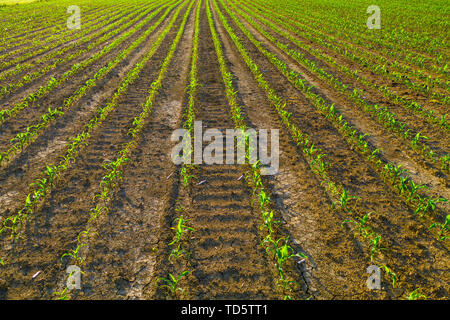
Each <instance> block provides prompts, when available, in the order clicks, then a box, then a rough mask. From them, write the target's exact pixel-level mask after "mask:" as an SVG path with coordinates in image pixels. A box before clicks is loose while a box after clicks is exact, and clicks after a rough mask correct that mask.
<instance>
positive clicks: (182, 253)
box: [156, 0, 202, 297]
mask: <svg viewBox="0 0 450 320" xmlns="http://www.w3.org/2000/svg"><path fill="white" fill-rule="evenodd" d="M201 2H202V1H201V0H199V1H198V3H197V9H196V14H195V23H194V37H193V42H192V53H191V68H190V72H189V85H188V87H187V94H188V101H187V106H186V109H185V113H184V115H183V117H184V118H185V121H184V123H183V128H184V129H186V130H187V131H188V132H189V133H192V131H193V124H194V118H195V102H196V97H197V88H198V86H199V83H198V76H197V75H198V65H197V62H198V42H199V32H200V8H201ZM191 136H192V135H191ZM184 156H185V157H186V158H187V157H190V156H191V154H185V155H184ZM193 169H194V167H193V165H190V164H187V163H186V161H185V162H184V163H183V165H182V166H181V168H180V178H181V179H182V185H183V187H184V188H185V189H186V190H188V189H189V188H190V181H191V178H193V175H192V174H190V173H191V172H192V171H193ZM184 210H185V208H183V206H182V205H179V206H178V208H177V209H176V211H177V212H179V213H180V216H179V217H178V218H176V219H175V220H174V222H175V227H172V229H173V230H175V236H174V238H173V240H172V241H171V242H170V243H169V244H168V246H169V247H172V248H173V249H172V250H171V251H170V255H169V257H168V261H169V264H170V265H171V266H172V269H173V270H174V271H172V272H173V273H172V272H170V270H169V272H168V275H167V276H166V277H159V278H158V279H157V280H156V286H157V287H162V288H166V289H168V291H169V292H170V294H171V295H172V297H177V294H178V292H181V293H183V292H184V289H183V288H181V287H180V284H179V282H180V280H181V279H183V278H184V277H186V276H187V275H189V274H190V273H191V271H190V270H185V269H188V268H187V265H186V262H184V263H183V261H182V262H181V263H180V258H181V257H184V258H185V259H188V258H189V257H190V253H189V251H188V249H187V248H186V246H185V245H184V244H185V241H183V240H187V239H183V238H186V236H187V235H188V234H189V233H192V232H195V229H194V228H192V227H190V226H188V225H187V222H188V221H189V220H188V219H185V218H184V217H183V214H182V213H183V211H184ZM177 271H179V273H177Z"/></svg>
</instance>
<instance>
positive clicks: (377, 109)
mask: <svg viewBox="0 0 450 320" xmlns="http://www.w3.org/2000/svg"><path fill="white" fill-rule="evenodd" d="M231 6H232V7H233V8H234V9H235V10H237V11H238V12H239V14H240V15H241V16H243V17H244V18H245V19H246V20H245V21H247V22H248V23H250V24H251V25H252V26H253V27H254V28H255V29H256V30H258V31H259V32H260V33H261V34H262V35H263V36H264V37H265V38H266V39H268V40H269V41H270V42H271V43H273V44H274V45H276V46H277V47H278V48H279V49H281V50H282V51H283V52H285V53H286V54H287V55H289V56H290V57H292V58H293V59H294V60H296V61H297V62H299V63H300V64H302V65H303V66H305V67H307V68H308V69H309V70H310V71H311V72H312V73H313V74H315V75H317V76H318V77H319V78H320V79H322V80H324V81H325V82H327V83H328V84H329V85H331V86H333V87H334V88H335V89H337V90H339V91H340V92H342V93H344V94H346V95H347V97H348V98H349V99H350V100H351V101H353V102H355V103H356V104H357V105H358V106H359V107H361V108H362V110H363V111H364V112H366V113H368V114H369V115H371V116H372V118H373V119H375V120H376V121H377V122H379V123H380V124H381V125H383V126H384V127H385V128H387V129H388V130H390V131H392V132H394V133H396V134H397V135H398V136H399V137H400V138H402V139H404V140H405V141H407V143H408V144H409V145H410V146H411V148H412V149H413V150H415V151H416V152H417V153H418V154H420V155H422V156H424V157H426V158H428V159H429V160H431V161H433V162H434V163H438V164H440V165H441V167H442V169H443V170H444V171H448V170H449V164H450V162H449V161H450V159H449V155H448V154H446V155H443V156H441V157H439V158H436V153H435V152H434V151H433V149H432V148H431V147H430V146H429V145H427V144H426V143H424V140H425V139H427V137H425V136H423V135H421V133H420V132H415V131H414V130H412V129H410V128H408V127H407V124H406V123H404V122H402V121H400V120H398V116H397V115H396V114H395V113H393V112H390V111H389V110H388V108H387V107H386V106H382V105H377V104H370V103H367V101H366V99H365V93H364V91H363V90H359V89H356V88H352V87H351V86H350V85H349V84H345V83H343V82H342V81H340V80H339V79H338V78H336V77H334V76H333V75H332V74H330V73H327V72H326V71H324V70H323V69H322V68H320V67H319V66H317V65H316V64H315V63H314V62H312V61H311V60H309V59H307V58H305V56H304V55H303V54H301V53H299V52H298V51H296V50H294V49H290V48H289V46H288V45H286V44H284V43H282V42H280V41H279V40H278V39H277V38H275V37H274V36H272V35H271V34H270V33H268V32H267V31H265V30H264V29H263V28H262V27H261V26H260V25H259V24H257V23H256V22H255V21H254V20H252V18H251V17H250V16H249V15H247V14H246V13H245V12H243V11H241V10H239V8H237V7H236V6H234V5H232V4H231ZM264 24H266V25H267V26H269V27H270V28H272V29H274V30H276V31H277V32H278V33H279V34H281V35H283V36H284V37H286V38H287V39H289V40H291V41H292V42H294V43H297V42H298V41H296V39H293V37H291V36H290V35H289V34H287V33H285V32H283V31H282V30H280V29H279V28H277V27H276V26H275V25H273V24H271V23H267V21H266V23H264Z"/></svg>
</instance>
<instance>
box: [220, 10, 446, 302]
mask: <svg viewBox="0 0 450 320" xmlns="http://www.w3.org/2000/svg"><path fill="white" fill-rule="evenodd" d="M225 15H226V16H227V17H228V15H227V14H226V13H225ZM228 21H229V23H230V26H232V28H233V29H234V31H235V33H236V35H237V36H238V37H239V39H241V41H242V42H243V43H244V44H245V47H246V48H247V51H248V52H249V54H250V56H251V58H252V59H253V61H255V63H257V64H258V65H259V66H260V68H261V70H262V72H263V73H264V75H265V78H266V80H267V81H268V82H269V84H270V85H271V86H272V88H273V89H274V90H275V92H276V94H277V95H279V96H281V97H285V98H286V97H290V98H295V102H292V101H288V103H287V105H286V110H287V111H289V112H291V113H292V117H291V120H292V121H293V122H294V123H295V124H296V125H297V127H299V128H300V129H301V130H302V131H304V132H307V133H312V134H314V136H311V137H310V138H311V139H310V140H311V141H312V142H314V145H315V147H316V148H320V149H322V152H323V153H325V154H327V161H328V162H330V163H331V164H332V167H331V169H330V170H329V174H330V178H331V179H332V180H333V181H339V182H340V183H342V185H343V186H345V188H346V189H347V190H348V191H349V194H351V195H357V196H359V197H360V198H361V199H362V200H361V201H360V203H359V209H360V210H361V211H362V212H366V213H368V212H371V211H373V212H374V213H373V214H372V216H371V219H370V222H371V225H372V226H373V228H374V231H375V232H377V233H379V234H380V233H381V234H382V238H383V246H384V247H386V248H389V250H388V253H387V254H386V255H384V258H386V259H388V260H389V261H388V265H390V266H391V268H392V269H393V270H395V272H396V273H397V275H398V276H399V277H400V280H399V281H400V286H401V285H404V286H406V287H407V289H408V290H409V291H408V292H404V290H402V289H398V290H396V297H399V296H400V295H403V294H407V293H409V292H411V291H412V290H414V289H416V288H417V287H420V288H430V289H429V292H426V293H425V294H426V295H427V297H430V298H444V297H447V298H448V297H449V294H450V293H449V292H450V286H449V283H450V272H449V271H448V267H447V266H448V264H449V263H450V261H449V250H448V249H447V248H446V247H445V245H444V244H443V243H440V242H438V241H437V240H435V239H434V237H433V236H432V234H431V233H430V232H429V231H428V230H427V227H426V226H424V225H423V224H422V223H420V222H419V221H418V219H417V217H416V216H415V215H414V213H413V212H412V210H411V209H409V208H408V206H407V205H406V204H405V203H403V202H402V201H401V200H400V198H399V197H398V196H397V195H396V193H395V192H394V191H393V190H391V189H390V187H388V186H387V185H385V184H384V182H383V181H381V180H380V178H379V177H378V176H377V174H376V172H375V171H374V170H373V169H372V168H371V167H370V166H369V165H367V164H366V161H365V159H364V158H362V157H361V156H360V155H359V154H358V153H357V152H356V151H353V150H351V149H349V147H348V145H347V143H346V142H345V141H344V140H343V139H342V137H341V136H340V134H339V133H338V132H337V130H336V129H335V128H334V127H332V126H331V125H330V124H329V123H328V121H327V120H326V119H325V118H324V117H323V116H322V115H320V114H319V113H318V112H316V109H315V107H314V106H313V105H311V103H310V102H309V101H308V100H307V99H306V98H305V97H304V96H303V95H302V94H301V93H300V92H299V91H297V90H296V89H295V88H294V87H293V86H292V85H291V84H290V83H289V82H288V81H287V80H286V79H285V78H284V77H283V76H282V75H281V74H280V73H279V71H278V70H277V69H276V68H275V67H274V66H273V65H272V64H271V63H270V62H269V61H268V60H267V59H266V57H265V56H263V55H262V54H261V53H260V52H259V51H258V49H257V48H256V47H255V46H254V45H253V44H252V43H251V42H250V41H249V40H248V38H247V37H246V36H245V35H244V34H243V33H242V32H241V31H240V29H239V28H238V27H237V26H236V25H235V23H234V21H232V20H231V18H229V17H228ZM365 279H366V278H365Z"/></svg>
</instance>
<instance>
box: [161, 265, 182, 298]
mask: <svg viewBox="0 0 450 320" xmlns="http://www.w3.org/2000/svg"><path fill="white" fill-rule="evenodd" d="M189 273H190V271H184V272H183V273H181V274H180V275H179V276H174V275H173V274H171V273H169V277H168V278H164V277H160V278H158V280H157V281H156V285H157V286H159V287H162V288H167V289H169V291H170V292H171V293H172V294H173V295H176V293H177V291H181V292H183V291H184V289H182V288H179V287H178V283H179V282H180V280H181V278H183V277H185V276H187V275H188V274H189ZM160 281H163V282H164V283H166V284H164V285H158V282H160Z"/></svg>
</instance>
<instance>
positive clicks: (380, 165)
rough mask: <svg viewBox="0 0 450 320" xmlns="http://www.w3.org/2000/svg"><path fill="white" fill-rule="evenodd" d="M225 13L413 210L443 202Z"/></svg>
mask: <svg viewBox="0 0 450 320" xmlns="http://www.w3.org/2000/svg"><path fill="white" fill-rule="evenodd" d="M220 1H222V0H220ZM224 8H225V10H226V11H227V13H228V14H229V15H230V17H232V19H233V21H234V22H235V23H236V25H237V26H238V27H239V28H240V30H241V31H242V32H243V33H244V34H245V35H246V36H247V37H248V39H249V40H250V41H251V42H252V43H253V44H254V45H255V47H257V49H258V50H259V51H260V52H261V53H262V54H264V56H266V57H267V59H268V60H269V61H270V62H271V63H272V64H273V65H274V66H275V67H276V68H277V69H278V70H279V71H280V72H281V73H282V74H283V75H284V76H285V77H286V78H287V79H288V80H289V81H290V82H291V83H292V84H293V85H294V86H295V87H296V88H297V89H299V90H300V91H301V92H303V93H304V95H305V97H307V98H308V99H309V100H310V101H311V103H312V104H313V105H314V106H315V107H316V109H317V110H318V111H319V112H320V113H321V114H322V115H323V116H324V117H325V118H326V119H327V120H328V121H329V122H330V123H331V124H332V125H333V126H334V127H335V128H336V129H337V130H338V131H339V132H340V134H341V135H342V136H343V137H344V139H345V140H346V141H347V142H348V143H349V144H350V145H351V147H352V148H355V149H356V150H357V151H358V152H360V153H361V154H362V155H363V156H364V157H365V158H366V159H367V160H369V162H370V163H371V164H372V165H373V166H374V168H375V169H376V171H377V173H378V174H379V175H380V176H381V177H382V178H383V180H384V181H386V182H388V181H389V182H390V183H391V184H392V185H393V187H394V189H395V190H396V191H397V192H398V194H399V195H400V196H401V197H403V198H404V199H405V200H406V203H407V204H408V205H409V206H411V207H412V208H413V210H414V212H415V213H416V214H420V215H422V216H423V215H426V214H429V213H434V212H435V211H436V209H437V207H436V205H437V203H439V202H446V201H447V199H444V198H441V197H437V198H432V197H429V196H427V195H421V194H420V193H419V190H421V189H425V188H426V186H424V185H418V184H415V183H414V181H413V180H412V179H411V178H409V174H408V172H407V171H406V170H403V169H401V168H400V167H398V166H395V165H392V164H391V163H389V162H388V161H387V160H384V159H383V158H382V157H381V156H380V153H381V152H380V150H378V149H374V148H373V147H372V146H370V144H369V143H368V142H367V140H366V139H365V136H367V135H366V134H363V133H359V132H358V130H357V129H355V128H354V127H353V126H351V125H350V124H349V123H348V122H347V121H346V120H345V119H344V118H343V116H342V115H341V114H340V112H339V110H338V109H337V108H336V107H335V106H334V104H331V105H330V104H328V103H326V102H325V100H324V99H323V98H322V97H320V95H318V94H316V93H313V92H312V91H311V87H310V86H305V81H304V79H302V78H301V76H300V75H299V74H298V73H296V72H295V71H293V70H291V69H290V68H289V67H288V66H287V65H286V64H285V63H284V62H282V61H280V60H279V59H278V58H277V56H276V55H275V54H273V53H271V52H269V51H267V50H266V49H265V48H264V47H263V46H262V45H261V43H260V42H259V41H257V40H256V39H255V38H254V36H253V35H252V34H251V33H250V32H249V31H248V30H247V29H246V28H245V26H244V25H243V24H242V23H241V21H239V20H238V19H237V18H236V16H235V15H234V14H233V13H232V12H231V11H230V10H229V9H228V7H224Z"/></svg>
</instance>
